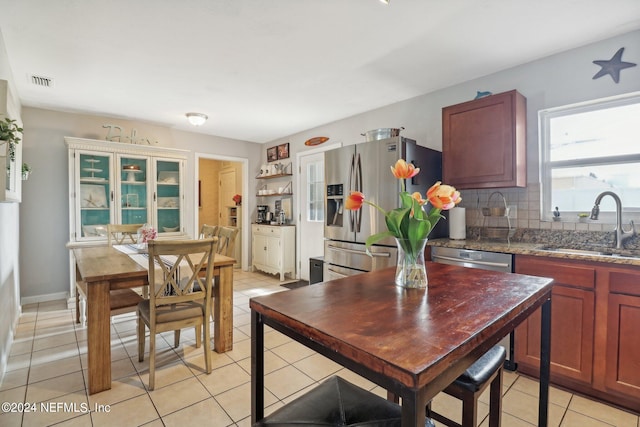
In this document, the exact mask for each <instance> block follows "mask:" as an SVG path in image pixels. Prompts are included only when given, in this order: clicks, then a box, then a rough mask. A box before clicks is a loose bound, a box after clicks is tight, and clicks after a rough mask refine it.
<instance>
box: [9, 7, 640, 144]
mask: <svg viewBox="0 0 640 427" xmlns="http://www.w3.org/2000/svg"><path fill="white" fill-rule="evenodd" d="M638 28H640V1H638V0H608V1H603V0H561V1H558V0H535V1H533V0H439V1H436V0H391V4H390V5H388V6H386V5H384V4H382V3H381V2H380V1H378V0H181V1H173V0H56V1H51V0H19V1H18V0H0V30H1V31H2V33H3V36H4V40H5V45H6V50H7V54H8V57H9V64H10V66H11V69H12V72H13V77H14V80H15V84H16V87H17V90H18V95H19V97H20V99H21V101H22V103H23V105H24V106H30V107H40V108H47V109H54V110H63V111H74V112H86V113H90V114H97V115H105V116H112V117H116V118H126V119H133V120H139V121H146V122H151V123H156V124H161V125H165V126H170V127H174V128H176V129H182V130H189V131H196V132H202V133H206V134H210V135H218V136H223V137H228V138H236V139H240V140H246V141H254V142H268V141H272V140H275V139H278V138H283V137H285V136H287V135H290V134H293V133H296V132H300V131H303V130H306V129H310V128H312V127H315V126H319V125H322V124H325V123H328V122H332V121H335V120H339V119H342V118H345V117H349V116H352V115H354V114H358V113H361V112H364V111H368V110H371V109H374V108H377V107H381V106H384V105H388V104H392V103H394V102H398V101H402V100H405V99H408V98H412V97H415V96H418V95H421V94H425V93H428V92H431V91H434V90H437V89H440V88H444V87H447V86H451V85H454V84H457V83H459V82H462V81H465V80H469V79H473V78H476V77H480V76H483V75H487V74H491V73H493V72H496V71H499V70H503V69H506V68H509V67H513V66H516V65H518V64H522V63H526V62H529V61H532V60H535V59H537V58H541V57H544V56H548V55H551V54H554V53H557V52H561V51H564V50H567V49H571V48H574V47H577V46H581V45H585V44H589V43H592V42H595V41H598V40H601V39H605V38H608V37H611V36H615V35H618V34H623V33H627V32H629V31H632V30H636V29H638ZM609 53H611V55H613V53H614V52H606V53H603V56H605V57H604V58H593V59H609ZM623 59H624V58H623ZM594 67H595V68H594V73H595V72H596V71H597V67H596V66H594ZM31 74H36V75H40V76H45V77H49V78H52V79H53V81H54V86H53V88H42V87H38V86H35V85H33V84H31V82H30V80H29V77H28V76H30V75H31ZM190 111H195V112H201V113H205V114H207V115H208V116H209V120H208V121H207V123H206V124H205V125H203V126H201V127H199V128H194V127H193V126H191V125H189V124H188V123H187V120H186V118H185V113H187V112H190Z"/></svg>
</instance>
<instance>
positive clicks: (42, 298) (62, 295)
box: [20, 292, 69, 305]
mask: <svg viewBox="0 0 640 427" xmlns="http://www.w3.org/2000/svg"><path fill="white" fill-rule="evenodd" d="M61 299H63V300H68V299H69V292H57V293H55V294H45V295H36V296H34V297H24V298H20V304H21V305H27V304H36V303H39V302H47V301H56V300H61Z"/></svg>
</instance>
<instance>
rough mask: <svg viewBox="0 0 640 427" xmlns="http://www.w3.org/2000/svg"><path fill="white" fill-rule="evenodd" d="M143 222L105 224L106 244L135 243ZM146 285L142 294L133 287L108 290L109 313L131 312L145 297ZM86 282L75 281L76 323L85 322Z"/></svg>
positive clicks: (114, 314)
mask: <svg viewBox="0 0 640 427" xmlns="http://www.w3.org/2000/svg"><path fill="white" fill-rule="evenodd" d="M142 225H143V224H107V244H108V245H109V246H113V245H114V244H117V245H122V244H125V243H137V234H138V229H139V228H140V227H142ZM147 292H148V291H147V287H146V286H145V287H143V288H142V290H141V293H142V296H141V295H140V293H139V292H137V291H135V290H134V289H129V288H127V289H116V290H112V291H111V292H109V308H110V315H111V316H116V315H118V314H124V313H132V312H135V311H136V307H137V306H138V303H139V302H140V301H142V299H143V298H146V297H147ZM86 301H87V284H86V282H84V281H83V280H78V281H76V323H82V324H84V323H85V320H86V311H87V308H86V306H87V304H86Z"/></svg>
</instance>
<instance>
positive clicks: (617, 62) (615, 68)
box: [593, 47, 637, 83]
mask: <svg viewBox="0 0 640 427" xmlns="http://www.w3.org/2000/svg"><path fill="white" fill-rule="evenodd" d="M623 52H624V48H623V47H621V48H620V49H618V51H617V52H616V54H615V55H613V57H612V58H611V59H609V60H608V61H607V60H597V61H593V63H594V64H596V65H599V66H600V67H602V68H601V69H600V71H598V72H597V73H596V74H595V75H594V76H593V80H595V79H598V78H600V77H602V76H605V75H607V74H609V75H610V76H611V78H612V79H613V81H614V82H616V83H618V82H619V81H620V71H621V70H624V69H625V68H631V67H635V66H636V65H637V64H634V63H633V62H624V61H623V60H622V53H623Z"/></svg>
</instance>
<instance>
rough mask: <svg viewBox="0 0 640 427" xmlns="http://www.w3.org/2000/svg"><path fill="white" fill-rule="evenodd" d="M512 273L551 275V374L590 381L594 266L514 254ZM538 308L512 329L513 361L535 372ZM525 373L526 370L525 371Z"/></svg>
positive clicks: (588, 382) (591, 374)
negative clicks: (514, 343) (514, 344)
mask: <svg viewBox="0 0 640 427" xmlns="http://www.w3.org/2000/svg"><path fill="white" fill-rule="evenodd" d="M516 273H522V274H530V275H535V276H544V277H552V278H553V279H554V287H553V291H552V294H551V295H552V296H551V374H552V377H555V378H558V377H567V378H571V379H573V380H576V381H580V382H584V383H587V384H590V383H591V381H592V376H593V346H594V326H595V321H594V318H595V290H594V287H595V269H594V268H593V267H591V266H587V265H584V266H583V265H579V264H571V263H566V262H555V261H553V260H550V259H548V258H542V257H526V256H516ZM540 316H541V312H540V310H537V311H536V312H534V313H533V314H532V315H531V316H530V317H529V318H528V319H527V320H526V321H525V322H523V323H522V324H521V325H520V326H519V327H518V328H517V329H516V361H517V363H518V364H521V365H523V367H525V369H526V366H529V367H530V368H534V369H533V372H530V373H532V374H534V375H535V374H537V373H538V372H539V370H538V367H539V364H540ZM527 372H528V371H527Z"/></svg>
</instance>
